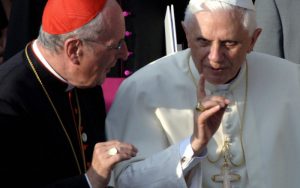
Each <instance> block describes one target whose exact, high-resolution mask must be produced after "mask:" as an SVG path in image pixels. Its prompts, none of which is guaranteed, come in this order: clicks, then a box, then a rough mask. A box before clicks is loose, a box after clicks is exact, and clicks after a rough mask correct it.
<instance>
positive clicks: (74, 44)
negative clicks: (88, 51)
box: [64, 38, 82, 64]
mask: <svg viewBox="0 0 300 188" xmlns="http://www.w3.org/2000/svg"><path fill="white" fill-rule="evenodd" d="M81 47H82V41H81V40H79V39H77V38H69V39H67V40H66V41H65V43H64V49H65V54H66V55H67V57H68V59H69V60H70V61H71V62H73V63H74V64H79V60H80V58H79V57H80V55H81V50H82V49H81Z"/></svg>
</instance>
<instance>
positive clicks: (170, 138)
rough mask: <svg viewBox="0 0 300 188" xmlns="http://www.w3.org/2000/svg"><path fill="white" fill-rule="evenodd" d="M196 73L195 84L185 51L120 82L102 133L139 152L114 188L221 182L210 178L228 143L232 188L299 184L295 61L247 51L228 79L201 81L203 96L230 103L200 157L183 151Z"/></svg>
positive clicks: (299, 87)
mask: <svg viewBox="0 0 300 188" xmlns="http://www.w3.org/2000/svg"><path fill="white" fill-rule="evenodd" d="M193 77H194V78H195V80H196V82H197V81H198V80H199V77H200V76H199V73H198V72H197V70H196V67H195V65H194V63H193V62H192V60H191V56H190V50H189V49H186V50H184V51H181V52H178V53H176V54H173V55H170V56H166V57H163V58H161V59H159V60H157V61H155V62H153V63H151V64H149V65H147V66H145V67H144V68H142V69H140V70H139V71H137V72H136V73H134V74H133V75H131V76H130V77H128V78H127V79H126V80H125V81H124V82H123V83H122V85H121V86H120V88H119V90H118V92H117V94H116V98H115V100H114V103H113V105H112V107H111V109H110V111H109V113H108V116H107V120H106V129H107V136H108V138H109V139H119V140H122V141H125V142H128V143H132V144H134V145H135V146H136V147H137V148H138V150H139V152H138V155H137V156H136V157H134V158H133V159H131V160H128V161H124V162H121V163H119V164H118V165H116V168H115V170H114V175H115V179H116V186H118V187H121V188H124V187H130V188H134V187H141V188H148V187H151V188H152V187H159V188H168V187H170V188H175V187H178V188H184V187H193V188H194V187H195V188H197V187H214V188H215V187H216V188H217V187H222V185H223V182H222V180H220V182H215V181H213V180H212V177H214V176H215V175H219V174H221V171H222V170H221V169H222V166H223V164H224V157H223V154H222V148H223V146H224V142H225V141H226V143H228V146H229V149H228V150H227V151H229V156H230V171H228V173H229V174H235V175H237V176H239V177H240V179H239V180H236V181H231V182H230V184H231V187H240V188H250V187H253V188H283V187H284V188H296V187H299V186H300V175H299V174H300V173H299V170H300V112H299V111H300V67H299V65H297V64H294V63H290V62H288V61H286V60H283V59H279V58H276V57H273V56H268V55H264V54H260V53H255V52H252V53H250V54H249V55H247V60H246V63H244V65H243V66H242V69H241V71H240V73H239V75H238V76H237V78H236V79H235V80H234V81H232V82H231V83H230V84H227V85H221V86H214V85H211V84H209V83H206V85H205V87H206V88H205V89H206V93H207V95H224V96H226V97H227V98H229V99H230V100H231V104H230V105H229V106H228V108H227V109H226V112H225V114H224V117H223V120H222V124H221V126H220V128H219V129H218V131H217V133H216V134H215V135H214V137H213V138H212V139H211V141H210V142H209V144H208V146H207V154H206V157H205V158H203V159H201V160H195V158H194V157H193V158H186V157H185V156H182V154H181V153H180V147H181V146H182V142H183V140H184V139H186V138H189V137H190V136H191V134H192V131H193V110H194V108H195V105H196V100H197V99H196V86H195V83H194V81H195V80H193ZM195 161H196V162H195ZM187 174H189V176H188V178H187V179H186V180H185V175H187ZM220 177H221V176H220ZM220 177H218V178H216V180H217V179H222V178H220Z"/></svg>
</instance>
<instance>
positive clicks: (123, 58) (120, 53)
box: [118, 41, 128, 61]
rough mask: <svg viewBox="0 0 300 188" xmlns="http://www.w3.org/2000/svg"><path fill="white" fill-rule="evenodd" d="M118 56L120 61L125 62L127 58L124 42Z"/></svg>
mask: <svg viewBox="0 0 300 188" xmlns="http://www.w3.org/2000/svg"><path fill="white" fill-rule="evenodd" d="M118 56H119V57H118V59H121V60H123V61H126V60H127V58H128V48H127V44H126V42H125V41H124V42H123V43H122V46H121V49H120V51H119V53H118Z"/></svg>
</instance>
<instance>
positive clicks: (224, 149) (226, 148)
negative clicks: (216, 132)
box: [188, 61, 248, 167]
mask: <svg viewBox="0 0 300 188" xmlns="http://www.w3.org/2000/svg"><path fill="white" fill-rule="evenodd" d="M188 68H189V73H190V74H191V77H192V80H193V82H194V84H195V86H196V88H198V84H197V81H196V78H195V77H194V75H193V73H192V70H191V67H190V62H189V61H188ZM247 98H248V64H247V61H246V79H245V93H244V106H243V113H242V115H241V114H240V111H239V110H238V105H237V104H236V100H235V105H236V106H237V111H238V115H239V119H240V121H241V122H240V129H241V130H240V140H241V147H242V154H243V159H242V160H241V161H240V162H239V163H238V164H236V163H234V162H233V161H232V160H231V155H232V154H231V153H230V146H229V142H228V140H225V141H224V144H223V147H222V152H221V154H220V155H219V156H218V158H217V159H216V160H211V159H210V158H209V156H208V155H207V160H208V161H209V162H210V163H216V162H217V161H219V160H220V158H221V155H222V153H223V155H224V157H225V153H226V155H227V154H228V153H230V154H231V155H230V157H229V160H230V162H231V164H232V165H233V166H235V167H239V166H241V165H242V164H243V163H244V161H245V156H244V154H245V152H244V147H243V128H244V118H245V112H246V104H247ZM227 156H228V155H227ZM226 158H227V157H226ZM227 159H228V158H227Z"/></svg>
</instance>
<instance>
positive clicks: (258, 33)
mask: <svg viewBox="0 0 300 188" xmlns="http://www.w3.org/2000/svg"><path fill="white" fill-rule="evenodd" d="M261 31H262V29H261V28H257V29H255V31H254V33H253V35H252V37H251V44H250V47H249V49H248V51H247V52H248V53H250V52H251V51H253V48H254V45H255V43H256V41H257V39H258V37H259V35H260V33H261Z"/></svg>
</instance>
